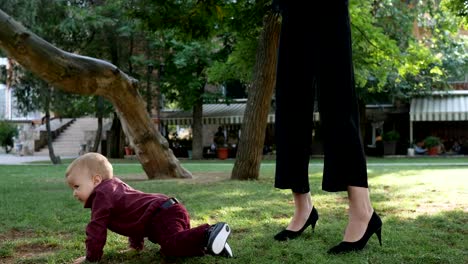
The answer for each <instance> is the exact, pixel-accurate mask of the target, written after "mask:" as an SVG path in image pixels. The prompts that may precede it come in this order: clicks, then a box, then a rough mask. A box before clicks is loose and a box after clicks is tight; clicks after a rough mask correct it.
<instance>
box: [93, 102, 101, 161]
mask: <svg viewBox="0 0 468 264" xmlns="http://www.w3.org/2000/svg"><path fill="white" fill-rule="evenodd" d="M103 104H104V102H103V99H102V96H98V97H97V98H96V116H97V118H98V127H97V131H96V136H95V137H94V144H93V149H92V150H91V151H92V152H97V151H98V149H99V144H100V143H101V135H102V111H103V110H102V108H103ZM101 152H102V151H101Z"/></svg>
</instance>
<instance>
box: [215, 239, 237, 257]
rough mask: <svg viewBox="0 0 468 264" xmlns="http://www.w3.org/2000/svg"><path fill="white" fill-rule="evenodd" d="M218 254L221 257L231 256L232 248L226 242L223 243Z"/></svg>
mask: <svg viewBox="0 0 468 264" xmlns="http://www.w3.org/2000/svg"><path fill="white" fill-rule="evenodd" d="M219 255H220V256H223V257H226V258H233V257H234V255H233V254H232V249H231V247H230V246H229V244H228V243H227V242H226V244H225V245H224V249H223V251H221V253H219Z"/></svg>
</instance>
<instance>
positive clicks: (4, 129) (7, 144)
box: [0, 120, 18, 153]
mask: <svg viewBox="0 0 468 264" xmlns="http://www.w3.org/2000/svg"><path fill="white" fill-rule="evenodd" d="M17 135H18V128H17V127H16V126H15V125H13V124H11V123H9V122H6V121H1V120H0V145H1V146H2V147H3V148H4V149H5V152H6V153H9V152H10V151H11V149H12V148H13V146H14V140H13V138H14V137H16V136H17Z"/></svg>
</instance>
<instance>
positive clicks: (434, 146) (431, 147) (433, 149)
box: [424, 136, 442, 156]
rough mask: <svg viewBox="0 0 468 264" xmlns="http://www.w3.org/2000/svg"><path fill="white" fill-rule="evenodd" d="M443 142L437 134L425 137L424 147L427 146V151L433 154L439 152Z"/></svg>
mask: <svg viewBox="0 0 468 264" xmlns="http://www.w3.org/2000/svg"><path fill="white" fill-rule="evenodd" d="M441 143H442V142H441V141H440V138H438V137H435V136H428V137H427V138H425V139H424V147H426V148H427V153H428V154H429V155H431V156H434V155H437V154H438V153H439V149H440V144H441Z"/></svg>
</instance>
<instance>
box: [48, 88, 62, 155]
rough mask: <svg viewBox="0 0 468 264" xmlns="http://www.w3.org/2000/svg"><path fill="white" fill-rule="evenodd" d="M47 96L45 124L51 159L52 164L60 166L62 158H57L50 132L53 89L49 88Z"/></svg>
mask: <svg viewBox="0 0 468 264" xmlns="http://www.w3.org/2000/svg"><path fill="white" fill-rule="evenodd" d="M46 89H47V95H46V98H45V109H44V110H45V122H46V129H47V148H48V149H49V157H50V161H52V164H60V163H62V162H61V161H60V158H58V157H57V156H55V153H54V146H53V145H52V141H53V138H52V131H51V130H50V98H51V96H52V93H51V88H50V87H47V88H46Z"/></svg>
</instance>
